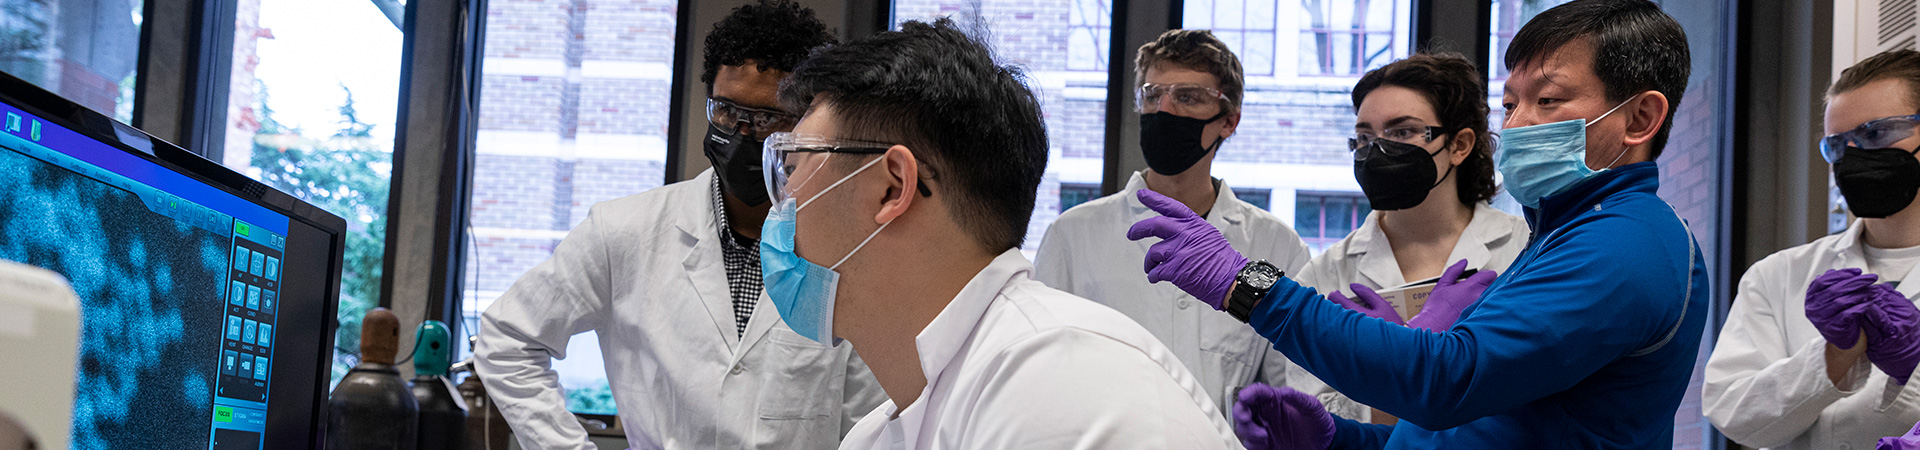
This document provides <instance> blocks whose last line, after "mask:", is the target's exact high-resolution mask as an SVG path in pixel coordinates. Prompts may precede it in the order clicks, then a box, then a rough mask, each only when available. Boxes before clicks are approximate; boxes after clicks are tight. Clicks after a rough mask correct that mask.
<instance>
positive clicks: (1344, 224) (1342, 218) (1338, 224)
mask: <svg viewBox="0 0 1920 450" xmlns="http://www.w3.org/2000/svg"><path fill="white" fill-rule="evenodd" d="M1326 214H1327V215H1326V217H1327V219H1326V221H1327V225H1326V233H1327V234H1326V237H1329V238H1341V237H1346V236H1347V232H1349V231H1353V199H1352V198H1346V197H1335V198H1329V199H1327V213H1326Z"/></svg>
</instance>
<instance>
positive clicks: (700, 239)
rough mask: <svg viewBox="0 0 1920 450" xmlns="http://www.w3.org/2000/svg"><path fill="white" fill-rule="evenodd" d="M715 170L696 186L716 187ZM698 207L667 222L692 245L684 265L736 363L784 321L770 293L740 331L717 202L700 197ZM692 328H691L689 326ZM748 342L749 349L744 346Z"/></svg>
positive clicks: (700, 177)
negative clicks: (721, 236)
mask: <svg viewBox="0 0 1920 450" xmlns="http://www.w3.org/2000/svg"><path fill="white" fill-rule="evenodd" d="M712 178H713V169H707V170H706V171H704V172H700V175H698V176H695V177H694V178H693V180H691V182H692V183H694V184H695V185H696V186H710V185H712V181H713V180H712ZM689 203H695V204H685V205H680V207H679V208H677V209H678V210H679V214H675V215H674V217H670V218H667V219H668V220H672V221H673V225H674V227H675V228H678V229H679V230H680V233H681V236H680V239H681V242H691V243H692V245H688V246H687V247H686V252H687V254H686V257H685V258H684V259H682V260H681V264H682V265H683V266H684V267H685V268H686V272H685V274H686V276H687V278H688V281H689V282H691V283H692V284H693V289H694V291H695V292H696V293H698V294H699V296H700V298H699V299H698V300H699V301H700V303H701V304H702V305H704V306H706V308H707V315H708V316H709V317H710V318H712V319H713V326H714V332H716V333H720V334H721V335H722V336H723V339H725V340H726V343H727V348H728V349H730V350H732V351H733V359H734V362H736V363H738V362H739V359H740V358H741V357H742V356H743V355H746V354H747V350H748V349H751V348H752V347H753V344H754V343H757V342H759V341H760V338H761V337H762V336H765V335H766V334H767V330H770V329H772V328H773V326H774V324H775V323H776V322H778V321H779V320H780V316H779V314H778V310H777V309H776V308H775V306H774V305H773V303H772V302H771V301H770V300H768V299H767V294H766V291H765V290H764V289H763V290H761V293H760V300H759V301H758V302H757V303H755V304H754V306H753V314H752V315H751V316H749V317H748V318H747V332H746V335H745V336H744V339H743V336H741V335H740V334H739V332H738V331H737V329H736V327H737V325H735V322H734V320H735V319H734V313H733V292H732V291H731V290H730V289H729V288H728V286H730V285H731V284H730V283H728V282H727V269H726V267H725V266H726V256H725V255H722V254H721V249H720V246H721V245H722V243H721V242H720V228H719V227H720V223H719V222H717V221H715V220H714V216H713V215H714V212H715V211H714V210H713V199H712V198H711V196H710V193H709V195H702V196H700V201H697V202H689ZM689 325H691V324H689ZM742 342H745V345H742V344H741V343H742Z"/></svg>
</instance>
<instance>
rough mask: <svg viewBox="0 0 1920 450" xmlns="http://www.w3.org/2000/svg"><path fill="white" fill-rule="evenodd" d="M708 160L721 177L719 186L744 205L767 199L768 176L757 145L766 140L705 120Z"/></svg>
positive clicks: (758, 203) (756, 204)
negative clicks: (722, 128) (761, 166)
mask: <svg viewBox="0 0 1920 450" xmlns="http://www.w3.org/2000/svg"><path fill="white" fill-rule="evenodd" d="M705 144H706V145H705V147H706V151H707V161H708V162H712V163H713V175H714V176H715V177H719V178H720V190H722V191H725V192H726V193H728V194H733V198H737V199H740V202H742V203H746V204H747V206H760V205H763V204H766V203H767V179H766V178H765V177H766V175H764V174H762V173H761V172H760V157H761V155H760V148H761V145H763V144H766V141H761V140H757V139H754V138H753V136H748V135H744V134H739V133H738V132H735V133H727V132H725V131H721V130H720V126H718V125H714V124H711V123H709V124H707V140H706V143H705Z"/></svg>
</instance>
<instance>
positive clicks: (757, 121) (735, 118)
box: [707, 98, 800, 133]
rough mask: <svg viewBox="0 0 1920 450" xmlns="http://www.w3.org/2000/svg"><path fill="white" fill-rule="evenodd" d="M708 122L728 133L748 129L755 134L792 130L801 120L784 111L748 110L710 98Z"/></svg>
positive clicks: (708, 102)
mask: <svg viewBox="0 0 1920 450" xmlns="http://www.w3.org/2000/svg"><path fill="white" fill-rule="evenodd" d="M707 121H708V122H711V123H713V125H714V126H717V127H720V131H725V132H728V133H738V132H740V129H741V128H748V129H750V130H753V131H754V132H755V133H766V132H769V131H787V130H792V129H793V124H794V123H796V122H799V121H800V118H798V117H794V116H793V115H792V114H787V113H786V112H784V111H774V110H770V109H759V108H748V107H745V106H740V105H735V104H733V102H729V101H726V100H720V99H715V98H709V99H707Z"/></svg>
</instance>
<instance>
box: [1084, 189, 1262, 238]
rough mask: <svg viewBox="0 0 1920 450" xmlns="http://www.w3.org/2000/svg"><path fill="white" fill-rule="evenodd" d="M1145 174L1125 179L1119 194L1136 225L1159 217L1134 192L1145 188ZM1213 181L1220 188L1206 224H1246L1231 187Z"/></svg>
mask: <svg viewBox="0 0 1920 450" xmlns="http://www.w3.org/2000/svg"><path fill="white" fill-rule="evenodd" d="M1145 173H1146V171H1139V172H1134V173H1133V177H1132V178H1128V179H1127V187H1126V188H1124V189H1121V190H1120V192H1121V193H1124V194H1126V196H1127V206H1128V207H1129V208H1128V210H1127V211H1128V212H1129V213H1130V214H1131V216H1132V218H1133V220H1132V222H1135V223H1138V222H1139V221H1140V220H1141V219H1146V218H1149V217H1153V216H1158V215H1160V213H1157V212H1154V211H1153V209H1152V208H1148V207H1147V205H1146V204H1145V203H1140V194H1139V193H1138V192H1136V191H1139V190H1141V189H1146V188H1147V179H1146V177H1145V176H1144V174H1145ZM1214 181H1218V182H1219V183H1220V188H1219V191H1217V192H1215V194H1216V195H1214V196H1213V208H1212V210H1210V211H1207V223H1210V224H1213V227H1214V228H1225V227H1226V226H1238V225H1240V224H1241V223H1244V222H1246V218H1247V211H1246V209H1245V208H1240V207H1239V206H1240V205H1241V204H1242V203H1240V202H1238V201H1237V200H1238V198H1236V197H1234V196H1233V187H1231V186H1227V182H1226V181H1225V180H1220V179H1218V178H1215V179H1214ZM1264 212H1265V211H1262V213H1264ZM1154 242H1157V241H1154ZM1148 243H1149V242H1144V241H1142V242H1141V245H1147V244H1148Z"/></svg>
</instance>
